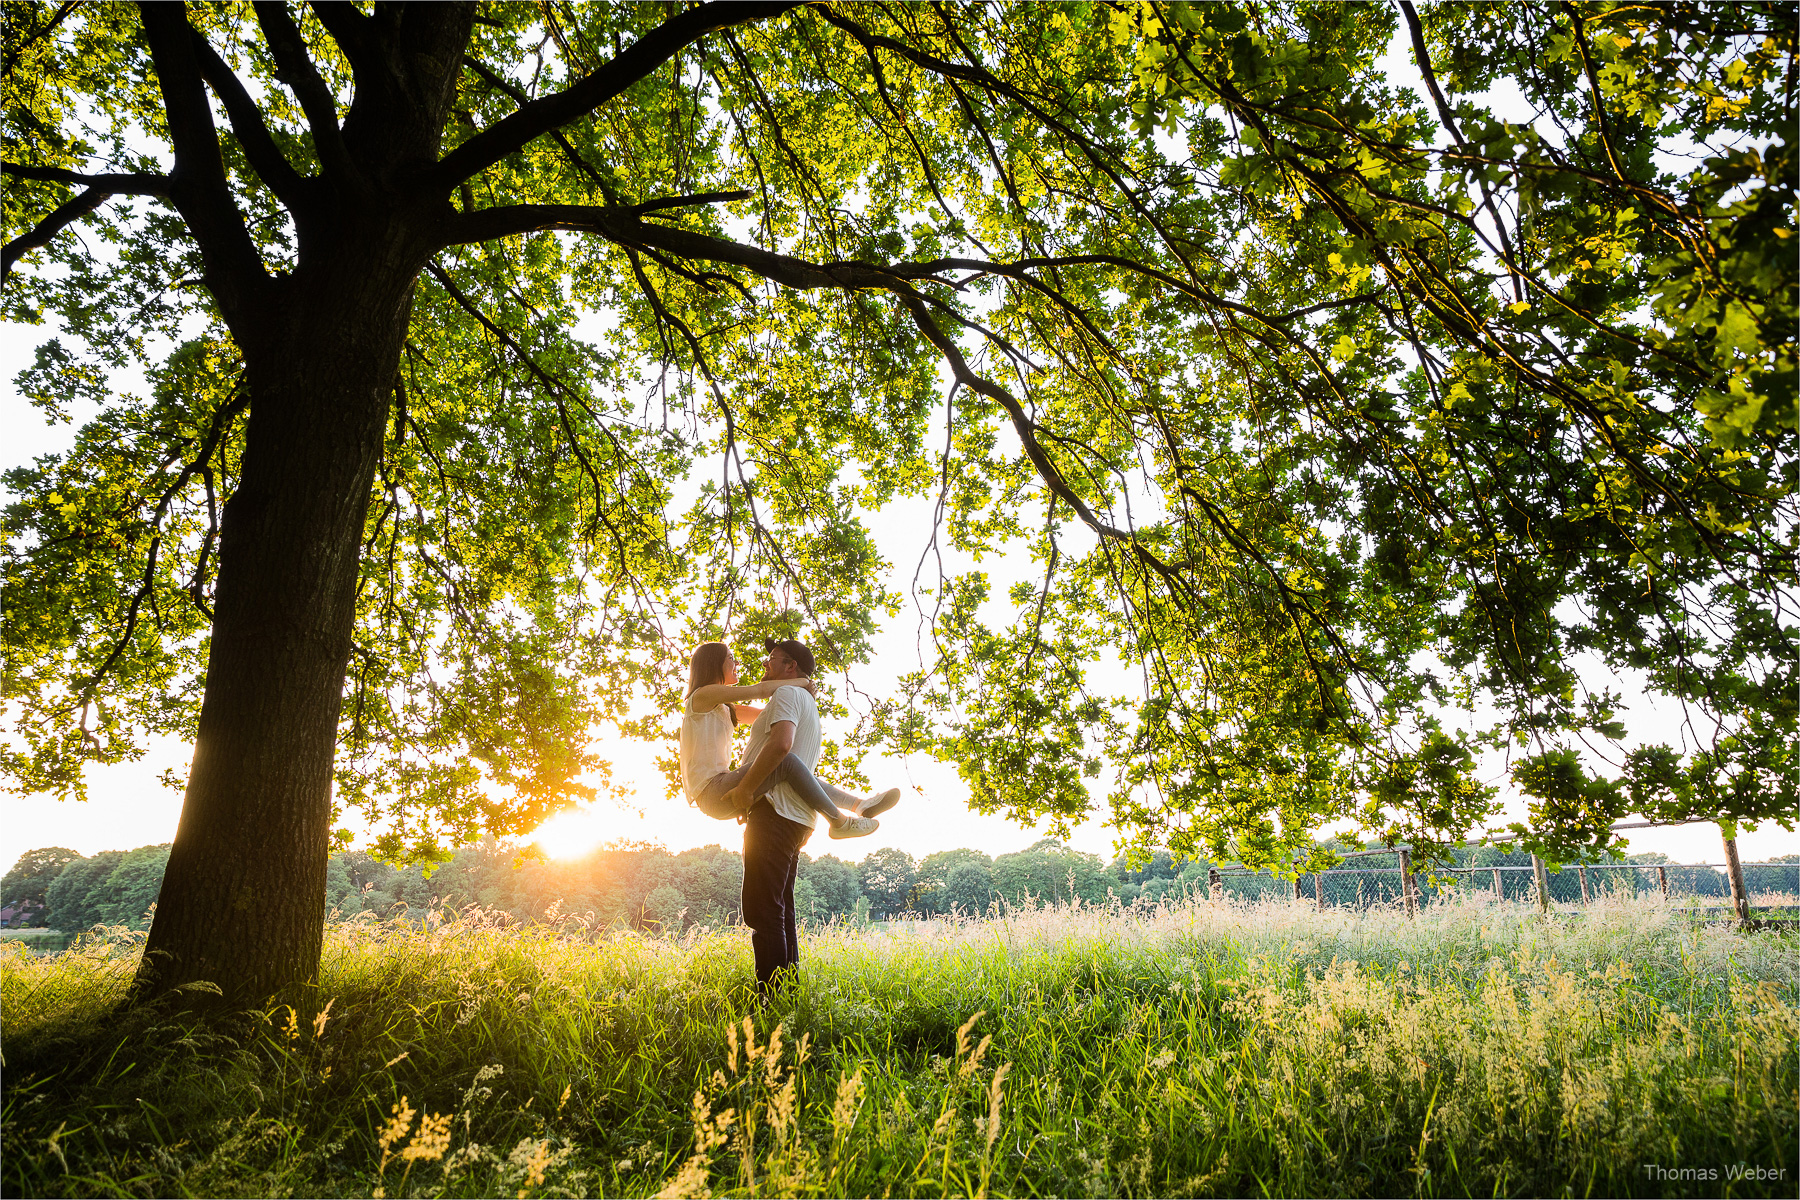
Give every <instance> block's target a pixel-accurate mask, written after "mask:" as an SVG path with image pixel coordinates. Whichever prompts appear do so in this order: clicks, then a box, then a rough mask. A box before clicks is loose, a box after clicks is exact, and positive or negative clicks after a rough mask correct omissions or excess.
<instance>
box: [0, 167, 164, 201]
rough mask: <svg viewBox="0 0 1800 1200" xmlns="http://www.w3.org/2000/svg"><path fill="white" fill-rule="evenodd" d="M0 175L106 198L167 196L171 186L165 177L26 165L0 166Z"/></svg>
mask: <svg viewBox="0 0 1800 1200" xmlns="http://www.w3.org/2000/svg"><path fill="white" fill-rule="evenodd" d="M0 172H4V173H5V174H7V175H11V176H13V177H14V178H15V179H37V180H42V181H43V182H45V183H73V184H80V185H81V186H82V187H91V188H98V189H100V190H101V191H104V192H105V193H106V194H107V195H109V196H167V195H168V194H169V188H170V186H171V184H170V181H169V177H168V176H167V175H151V174H132V175H87V174H83V173H82V172H80V171H70V170H67V169H66V168H63V167H34V166H32V165H30V164H29V163H13V162H9V163H0Z"/></svg>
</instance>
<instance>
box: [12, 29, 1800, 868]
mask: <svg viewBox="0 0 1800 1200" xmlns="http://www.w3.org/2000/svg"><path fill="white" fill-rule="evenodd" d="M1384 64H1385V65H1386V67H1387V69H1388V73H1389V76H1390V78H1393V79H1395V80H1396V81H1401V82H1406V83H1409V84H1413V85H1414V86H1416V85H1417V76H1416V73H1414V72H1413V70H1412V67H1411V62H1410V57H1409V54H1408V53H1407V52H1406V49H1405V43H1404V40H1403V39H1398V38H1397V41H1396V44H1395V46H1394V47H1393V48H1391V49H1390V51H1389V54H1388V55H1387V56H1386V58H1385V59H1384ZM1520 115H1521V116H1522V115H1524V114H1520ZM51 332H52V331H51V330H49V329H48V328H47V327H37V328H31V327H24V326H17V325H10V324H4V323H0V470H4V469H9V468H11V467H14V466H20V465H25V464H28V463H30V462H31V461H33V460H34V459H36V458H37V457H39V456H41V455H44V454H50V453H57V452H59V451H61V450H63V449H65V448H66V447H67V446H68V445H69V444H70V443H71V442H72V441H73V437H74V432H75V429H76V427H77V425H76V424H67V425H59V426H48V425H46V424H45V422H44V420H43V418H42V414H40V413H39V412H38V411H36V410H35V409H33V408H31V406H30V405H29V404H27V403H26V402H25V401H24V400H23V399H22V398H21V397H20V396H19V395H18V393H17V390H16V389H15V387H14V386H13V382H12V381H13V378H14V376H16V375H17V373H18V372H19V371H20V370H21V369H22V368H23V367H24V366H26V365H27V364H28V363H29V362H30V360H31V356H32V352H33V350H34V348H35V347H36V345H37V344H39V343H40V342H41V341H43V340H44V339H45V338H47V337H49V336H51ZM116 382H117V384H118V385H119V386H121V387H122V388H125V389H127V390H138V389H139V388H141V387H142V384H141V381H136V380H132V379H130V378H123V379H120V380H118V381H116ZM85 415H88V414H82V413H79V412H78V413H77V414H76V422H77V423H79V421H80V420H82V419H83V417H84V416H85ZM5 499H10V497H8V496H4V495H0V500H5ZM929 524H930V511H929V502H928V501H917V502H905V503H900V504H896V505H894V506H893V507H891V508H890V509H888V510H886V511H885V512H883V513H882V514H877V515H876V516H875V517H873V518H872V519H871V526H872V528H871V532H872V533H873V535H874V537H875V540H876V544H877V545H878V546H879V547H880V548H881V550H882V552H883V554H884V556H885V557H886V558H887V559H888V560H889V561H890V562H892V563H894V564H895V578H894V580H892V581H891V586H894V587H895V588H896V589H897V590H900V591H902V592H903V593H904V592H905V591H906V590H907V587H906V585H907V582H908V580H909V579H910V576H911V571H912V565H913V564H914V563H916V562H918V560H919V555H920V553H921V552H922V550H923V548H924V536H925V535H924V533H923V532H922V531H924V530H926V529H927V528H928V527H929ZM981 565H982V568H983V569H985V570H987V571H988V572H989V574H990V577H991V578H993V580H994V582H995V586H994V588H993V594H994V595H995V596H997V597H998V596H1003V595H1004V594H1005V587H1006V584H1008V583H1010V582H1011V580H1012V578H1014V577H1023V576H1025V575H1027V574H1029V573H1031V571H1032V565H1031V564H1030V562H1029V561H1028V560H1027V559H1026V558H1025V557H1024V555H1023V554H1022V553H1020V554H1018V555H1015V556H1013V557H1011V558H1010V559H1002V560H999V561H995V560H993V559H990V560H988V561H986V562H984V563H982V564H981ZM917 620H918V618H917V614H916V613H915V612H914V611H913V610H912V609H911V608H910V607H908V608H903V609H902V611H901V613H900V614H899V615H898V616H896V617H893V618H890V619H889V620H887V621H886V622H885V624H884V625H883V627H882V630H881V632H880V634H879V635H878V636H877V638H876V639H875V640H874V643H873V645H874V650H875V656H874V659H873V661H872V663H871V664H870V665H869V666H868V667H866V668H863V669H859V670H858V671H857V672H856V674H855V677H854V682H855V684H856V686H857V688H858V689H860V690H861V691H862V692H865V693H868V694H872V695H880V694H884V692H887V691H890V690H891V688H892V685H893V682H894V680H895V679H896V677H897V676H898V675H899V674H900V673H901V672H902V671H904V670H906V669H908V668H909V667H911V666H913V665H915V664H916V661H917V657H916V656H917V651H916V648H915V631H916V629H917ZM1587 675H1588V683H1589V685H1590V686H1591V687H1595V688H1598V687H1602V686H1611V687H1613V688H1614V689H1616V690H1618V691H1619V692H1621V693H1622V694H1623V695H1624V696H1625V698H1626V705H1627V711H1626V716H1625V719H1626V721H1627V723H1628V724H1629V725H1630V726H1631V728H1632V729H1633V732H1634V734H1635V735H1636V737H1637V738H1638V739H1640V740H1645V741H1665V740H1666V741H1671V742H1673V744H1677V745H1679V744H1680V743H1679V741H1678V740H1676V739H1677V737H1678V730H1677V726H1678V724H1679V722H1678V720H1677V717H1676V714H1674V713H1673V712H1668V711H1661V710H1659V709H1658V707H1657V706H1656V705H1655V704H1652V703H1651V702H1650V701H1649V700H1648V698H1646V697H1645V696H1644V695H1643V693H1642V692H1641V690H1640V689H1638V688H1637V687H1636V686H1634V683H1633V681H1632V680H1630V679H1612V678H1608V677H1606V676H1605V675H1604V674H1595V673H1594V672H1591V671H1590V672H1588V673H1587ZM828 682H829V681H828ZM836 682H837V683H838V684H840V685H841V683H842V681H841V680H839V681H836ZM825 732H826V735H827V736H832V735H833V733H834V732H835V733H838V734H840V735H841V734H842V733H844V732H847V730H836V731H834V730H832V729H830V728H827V729H826V731H825ZM599 749H600V752H601V754H602V756H603V757H607V758H609V759H611V760H612V763H613V781H614V782H615V783H617V784H620V785H623V786H624V787H625V788H626V790H627V791H628V792H629V793H630V794H631V797H632V802H631V803H630V804H628V805H626V806H620V805H618V804H615V803H613V802H611V801H608V800H604V799H603V800H600V801H596V802H595V803H594V804H592V805H590V806H587V807H586V808H584V809H581V810H578V811H574V812H570V813H567V814H565V815H562V816H559V817H556V818H553V819H552V820H551V821H549V822H547V823H546V825H545V826H544V827H542V828H541V829H540V830H539V831H538V835H537V840H538V843H539V845H540V846H542V847H543V849H544V850H545V851H546V852H547V853H549V854H551V855H553V856H564V855H572V854H579V853H582V852H584V851H585V850H587V849H589V848H591V847H592V846H594V845H596V844H598V843H601V842H604V841H609V840H633V841H647V842H655V843H660V844H662V845H664V846H667V847H668V848H669V849H671V850H676V851H679V850H683V849H686V848H689V847H694V846H703V845H708V844H713V843H717V844H720V845H727V846H731V845H736V844H737V839H738V837H739V836H740V831H739V828H738V826H737V825H736V824H735V823H732V822H722V821H715V820H712V819H710V818H708V817H706V816H703V815H701V814H700V813H699V812H697V811H696V810H694V809H691V808H689V807H688V806H687V805H686V804H685V803H684V802H682V801H681V800H679V799H671V798H669V797H668V795H667V791H666V784H665V783H664V782H663V778H662V775H661V772H660V771H659V770H658V769H657V768H656V766H655V764H654V758H655V756H656V753H657V748H656V747H652V746H648V745H645V744H643V743H639V742H627V741H623V740H614V742H613V744H611V745H604V744H603V745H601V746H600V747H599ZM189 753H190V747H189V746H187V745H185V744H182V743H180V742H178V741H176V740H174V739H154V740H152V741H151V742H150V743H148V745H147V746H146V752H145V754H144V757H143V758H142V759H140V760H138V761H137V762H132V763H121V764H117V765H112V766H95V767H91V768H90V769H89V773H88V784H89V793H90V797H91V798H90V799H89V800H88V801H86V802H63V801H58V800H56V799H55V798H53V797H50V796H44V795H36V796H25V797H19V796H6V797H4V798H0V866H4V865H8V864H10V863H11V862H13V861H14V860H15V859H16V858H17V857H18V856H19V855H20V854H22V853H24V852H25V851H26V850H29V849H32V848H35V847H39V846H50V845H59V846H67V847H69V848H70V849H73V850H76V851H78V852H80V853H83V854H92V853H94V852H96V851H99V850H109V849H129V848H131V847H135V846H140V845H147V844H154V843H161V842H167V841H169V840H171V839H172V838H173V837H174V834H175V828H176V823H177V821H178V820H179V817H180V807H181V799H180V793H179V792H177V791H173V790H171V789H169V788H167V787H165V786H164V785H163V783H162V782H161V781H160V779H159V776H161V775H162V774H163V772H164V771H165V770H168V769H171V768H172V769H173V770H174V772H175V775H176V776H177V777H180V776H183V775H185V769H186V764H187V761H188V757H189ZM864 767H865V771H866V773H867V775H868V776H869V779H870V781H871V782H872V783H873V784H874V785H875V786H876V788H878V789H879V788H882V787H887V786H899V787H901V788H902V789H903V792H904V799H903V800H902V802H901V804H900V805H899V806H898V807H897V808H895V809H894V810H893V811H892V812H890V813H889V814H887V815H886V816H884V817H883V818H882V822H881V828H880V829H879V830H878V831H877V832H876V833H875V834H873V835H871V836H869V837H867V838H860V839H856V840H854V841H851V840H845V841H841V842H836V841H828V840H827V838H826V836H825V833H824V831H823V830H821V831H820V832H819V833H818V834H817V835H816V836H815V837H814V839H813V842H812V843H811V845H810V847H809V848H810V849H811V850H812V852H813V853H815V854H822V853H834V854H837V855H838V856H839V857H842V858H847V859H851V860H857V859H860V858H862V857H863V856H864V855H865V854H867V853H868V852H869V851H872V850H876V849H880V848H883V847H890V846H891V847H898V848H899V849H902V850H905V851H906V852H908V853H910V854H912V855H913V856H914V857H915V858H917V857H923V856H924V855H926V854H930V853H933V852H935V851H939V850H949V849H955V848H958V847H964V846H967V847H973V848H976V849H980V850H982V851H985V852H986V853H988V854H992V855H998V854H1004V853H1009V852H1012V851H1016V850H1021V849H1024V848H1025V847H1026V846H1028V845H1030V844H1031V843H1032V842H1034V841H1036V840H1038V839H1039V838H1040V837H1043V836H1045V835H1046V832H1047V830H1045V829H1040V828H1028V827H1024V826H1021V825H1018V824H1015V823H1013V822H1011V821H1008V820H1006V819H1004V818H1002V817H998V816H982V815H979V814H976V813H973V812H971V811H970V810H969V808H968V796H969V791H968V788H967V787H966V786H965V785H964V784H963V783H962V781H961V780H960V779H959V778H958V777H957V774H956V771H955V768H954V767H953V766H951V765H949V764H945V763H939V762H936V761H934V760H931V759H930V758H928V757H926V756H922V755H915V756H912V757H910V758H906V759H891V758H884V757H880V756H870V757H869V758H868V759H867V760H865V763H864ZM1481 771H1482V775H1483V777H1484V782H1488V783H1492V784H1495V785H1498V786H1500V787H1501V788H1502V793H1501V795H1502V799H1503V800H1504V801H1505V813H1504V815H1503V816H1501V817H1500V818H1498V819H1497V820H1496V821H1494V822H1493V823H1492V826H1493V827H1499V826H1502V825H1504V824H1505V823H1506V822H1507V821H1509V820H1515V819H1519V818H1522V817H1523V816H1524V802H1523V800H1522V799H1521V798H1520V797H1519V796H1517V795H1516V794H1514V793H1511V792H1510V789H1509V788H1508V787H1507V783H1506V765H1505V763H1504V762H1501V761H1497V760H1493V759H1488V760H1485V761H1484V762H1483V763H1482V767H1481ZM1627 836H1628V840H1629V849H1630V850H1631V851H1632V852H1634V853H1636V852H1644V851H1659V852H1661V853H1664V854H1667V855H1669V856H1670V857H1671V858H1672V859H1674V860H1676V861H1681V862H1709V863H1716V862H1720V861H1722V858H1723V849H1722V846H1721V843H1720V833H1719V830H1718V828H1717V826H1714V825H1710V824H1700V825H1691V826H1682V827H1672V828H1662V829H1647V830H1633V831H1631V832H1630V834H1629V835H1627ZM1114 838H1115V834H1114V831H1112V830H1111V829H1109V828H1107V827H1105V826H1104V825H1103V824H1101V823H1100V822H1099V821H1097V820H1092V821H1089V822H1088V823H1087V824H1084V825H1082V826H1080V827H1078V828H1077V829H1076V830H1075V831H1074V834H1073V836H1072V837H1071V838H1070V841H1071V843H1072V844H1073V845H1074V846H1075V847H1076V848H1078V849H1081V850H1087V851H1092V852H1093V853H1096V854H1099V855H1101V856H1102V857H1104V858H1111V857H1112V855H1113V852H1114ZM1738 844H1739V853H1740V855H1741V856H1742V858H1743V859H1744V860H1745V861H1759V860H1763V859H1767V858H1770V857H1772V856H1775V855H1779V854H1792V853H1797V852H1800V833H1788V832H1785V831H1783V830H1780V829H1778V828H1776V827H1774V826H1765V827H1764V828H1763V829H1761V830H1758V831H1755V832H1747V833H1742V834H1741V835H1740V837H1739V843H1738Z"/></svg>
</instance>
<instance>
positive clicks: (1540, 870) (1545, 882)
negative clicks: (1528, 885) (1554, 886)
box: [1531, 854, 1550, 913]
mask: <svg viewBox="0 0 1800 1200" xmlns="http://www.w3.org/2000/svg"><path fill="white" fill-rule="evenodd" d="M1531 877H1532V879H1534V880H1536V881H1537V900H1538V911H1539V912H1542V913H1547V912H1549V911H1550V872H1548V871H1546V870H1544V860H1543V859H1541V858H1539V857H1538V856H1537V855H1535V854H1534V855H1532V856H1531Z"/></svg>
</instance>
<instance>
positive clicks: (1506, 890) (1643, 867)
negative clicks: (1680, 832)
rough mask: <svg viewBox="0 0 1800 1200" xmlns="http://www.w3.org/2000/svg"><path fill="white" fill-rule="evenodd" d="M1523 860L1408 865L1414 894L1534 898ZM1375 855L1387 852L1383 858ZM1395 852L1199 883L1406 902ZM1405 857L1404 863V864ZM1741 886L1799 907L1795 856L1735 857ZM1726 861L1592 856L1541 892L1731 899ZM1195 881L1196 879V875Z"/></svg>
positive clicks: (1419, 897)
mask: <svg viewBox="0 0 1800 1200" xmlns="http://www.w3.org/2000/svg"><path fill="white" fill-rule="evenodd" d="M1507 857H1508V858H1512V857H1520V858H1525V859H1527V861H1525V862H1522V863H1521V862H1490V863H1482V864H1472V865H1466V866H1457V867H1451V868H1445V867H1435V868H1432V869H1430V870H1420V871H1412V872H1411V874H1412V878H1413V895H1414V898H1415V901H1416V902H1419V903H1424V902H1427V901H1430V900H1432V899H1436V898H1444V899H1449V898H1454V897H1463V896H1467V897H1472V898H1480V899H1488V898H1491V899H1494V900H1509V901H1518V902H1534V903H1535V902H1536V901H1537V898H1538V894H1537V881H1536V878H1535V876H1536V868H1534V866H1533V865H1532V864H1531V863H1530V861H1529V856H1526V855H1519V856H1511V855H1509V856H1507ZM1381 858H1386V859H1387V860H1389V861H1388V862H1386V863H1383V862H1381ZM1397 858H1398V856H1397V855H1384V856H1381V857H1380V858H1377V859H1375V860H1374V861H1373V862H1367V861H1364V862H1357V863H1355V865H1346V866H1340V867H1336V868H1333V869H1331V870H1328V871H1321V872H1315V873H1311V874H1305V875H1301V876H1299V877H1298V878H1293V879H1290V878H1285V877H1280V876H1275V875H1272V874H1270V873H1268V872H1253V871H1249V870H1246V869H1244V868H1242V867H1235V866H1226V867H1219V868H1215V869H1213V870H1211V871H1209V872H1208V875H1207V878H1206V880H1205V886H1206V887H1207V888H1208V889H1209V890H1211V889H1212V888H1215V887H1216V888H1217V889H1218V890H1217V892H1216V893H1214V894H1217V895H1220V896H1221V897H1222V898H1229V899H1239V900H1255V899H1276V898H1291V899H1299V900H1310V901H1313V902H1315V903H1317V904H1319V905H1320V906H1322V907H1368V906H1372V905H1380V904H1401V903H1404V902H1405V892H1404V877H1405V872H1403V869H1402V868H1401V866H1400V865H1399V863H1398V862H1397V861H1395V860H1396V859H1397ZM1409 865H1410V864H1409ZM1741 866H1742V868H1743V873H1744V882H1745V891H1746V893H1747V900H1748V903H1749V905H1750V906H1751V907H1753V908H1757V909H1781V908H1791V909H1796V910H1797V911H1800V863H1793V862H1760V863H1743V864H1741ZM1724 869H1725V864H1724V863H1597V864H1588V865H1577V866H1566V867H1563V868H1562V869H1561V870H1559V871H1550V870H1548V869H1546V870H1545V884H1546V885H1547V892H1546V899H1547V901H1548V902H1549V903H1552V904H1583V903H1591V902H1593V901H1595V900H1599V899H1601V898H1603V897H1607V896H1623V897H1645V896H1663V897H1666V898H1668V899H1670V900H1675V901H1686V902H1689V903H1691V904H1694V905H1696V906H1702V907H1704V906H1707V905H1709V904H1716V905H1723V906H1729V905H1730V904H1731V903H1732V899H1731V885H1730V882H1729V880H1728V878H1727V876H1726V874H1725V870H1724ZM1190 878H1191V879H1192V883H1193V884H1200V883H1201V880H1200V879H1199V878H1198V877H1197V875H1196V876H1193V877H1190Z"/></svg>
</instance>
